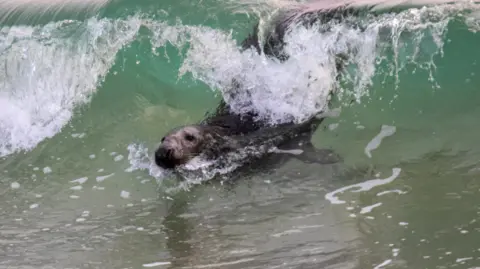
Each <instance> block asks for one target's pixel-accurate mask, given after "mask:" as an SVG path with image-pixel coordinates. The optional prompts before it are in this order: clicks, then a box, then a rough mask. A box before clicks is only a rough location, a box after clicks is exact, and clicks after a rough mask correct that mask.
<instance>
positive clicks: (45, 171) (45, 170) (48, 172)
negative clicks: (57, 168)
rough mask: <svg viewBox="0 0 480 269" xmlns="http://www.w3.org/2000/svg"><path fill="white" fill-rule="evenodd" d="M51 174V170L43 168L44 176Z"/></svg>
mask: <svg viewBox="0 0 480 269" xmlns="http://www.w3.org/2000/svg"><path fill="white" fill-rule="evenodd" d="M51 172H52V168H50V167H48V166H47V167H45V168H43V173H44V174H50V173H51Z"/></svg>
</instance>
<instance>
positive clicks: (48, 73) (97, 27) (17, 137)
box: [0, 18, 140, 156]
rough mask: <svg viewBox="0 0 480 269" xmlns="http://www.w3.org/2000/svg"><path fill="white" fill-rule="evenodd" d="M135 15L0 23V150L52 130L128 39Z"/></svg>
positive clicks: (25, 144)
mask: <svg viewBox="0 0 480 269" xmlns="http://www.w3.org/2000/svg"><path fill="white" fill-rule="evenodd" d="M139 26H140V24H139V23H138V20H137V19H135V18H134V19H131V20H128V21H109V20H97V19H90V20H88V21H87V22H85V23H79V22H74V21H63V22H59V23H50V24H48V25H46V26H44V27H26V26H25V27H23V26H14V27H4V28H1V29H0V52H1V53H0V62H2V64H1V65H0V81H1V83H0V107H2V109H1V113H0V156H5V155H8V154H10V153H12V152H15V151H18V150H31V149H33V148H34V147H35V146H36V145H37V144H38V143H39V142H41V141H43V140H44V139H45V138H49V137H52V136H54V135H55V134H57V133H58V132H59V131H60V130H61V129H62V127H63V126H65V124H67V123H68V121H69V120H70V119H71V118H72V116H73V113H74V109H75V107H76V106H78V105H81V104H85V103H87V102H88V101H89V100H90V96H91V94H92V93H93V92H95V90H96V88H97V86H98V85H99V82H100V81H101V79H102V78H103V77H104V76H105V75H106V74H107V72H108V70H109V69H110V67H111V66H112V65H113V63H114V61H115V57H116V53H117V52H118V51H119V50H120V49H121V48H122V47H123V46H124V45H126V44H128V43H130V42H131V41H132V40H134V38H135V35H136V33H137V31H138V28H139Z"/></svg>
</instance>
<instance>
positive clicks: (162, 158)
mask: <svg viewBox="0 0 480 269" xmlns="http://www.w3.org/2000/svg"><path fill="white" fill-rule="evenodd" d="M172 157H173V150H172V149H168V148H165V147H163V146H160V147H159V148H158V149H157V151H155V163H156V164H157V165H158V166H160V167H161V168H163V169H173V168H174V167H175V161H174V160H173V158H172Z"/></svg>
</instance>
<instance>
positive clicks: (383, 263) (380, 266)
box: [373, 259, 392, 269]
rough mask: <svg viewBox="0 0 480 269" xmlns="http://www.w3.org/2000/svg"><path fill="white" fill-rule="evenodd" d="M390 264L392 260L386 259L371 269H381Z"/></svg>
mask: <svg viewBox="0 0 480 269" xmlns="http://www.w3.org/2000/svg"><path fill="white" fill-rule="evenodd" d="M390 263H392V260H391V259H388V260H385V261H384V262H382V263H381V264H379V265H377V266H375V267H374V268H373V269H380V268H383V267H385V266H387V265H389V264H390Z"/></svg>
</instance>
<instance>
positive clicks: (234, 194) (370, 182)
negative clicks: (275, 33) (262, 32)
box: [0, 1, 480, 268]
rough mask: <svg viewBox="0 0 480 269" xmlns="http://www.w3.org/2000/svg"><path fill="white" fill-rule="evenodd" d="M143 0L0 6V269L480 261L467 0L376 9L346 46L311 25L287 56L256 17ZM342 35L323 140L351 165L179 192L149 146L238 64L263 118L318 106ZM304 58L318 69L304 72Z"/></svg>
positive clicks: (298, 166) (284, 171)
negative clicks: (262, 41) (21, 9)
mask: <svg viewBox="0 0 480 269" xmlns="http://www.w3.org/2000/svg"><path fill="white" fill-rule="evenodd" d="M132 3H133V2H127V1H119V2H112V3H111V4H109V5H107V6H105V7H104V8H102V9H100V10H97V11H96V12H94V14H93V15H88V14H87V15H85V13H78V14H75V13H73V14H70V13H68V14H67V13H64V14H58V16H59V17H57V19H56V20H55V22H49V21H51V20H52V19H51V16H50V15H49V14H46V15H44V17H41V16H40V15H39V16H38V17H35V16H33V15H31V14H30V17H22V18H18V17H11V18H9V20H2V21H4V23H5V26H2V28H1V29H0V59H1V61H2V62H3V63H5V64H3V65H2V66H1V67H0V78H1V83H0V104H2V108H1V110H0V112H1V114H0V137H1V138H2V139H1V142H0V154H1V155H2V156H3V157H2V159H1V160H0V171H2V172H1V173H2V176H1V177H0V192H1V194H2V195H1V198H0V199H1V202H0V209H1V210H0V246H1V251H0V257H1V259H0V268H476V266H479V265H478V264H479V262H480V260H479V259H480V256H479V255H478V253H479V251H480V246H479V245H478V243H477V242H478V239H479V235H478V234H479V232H480V230H479V229H478V227H479V226H478V224H477V222H478V218H479V214H480V208H478V206H477V203H478V202H480V200H479V198H478V192H479V188H480V186H479V183H477V177H478V175H479V173H480V167H479V164H478V160H479V157H480V146H478V143H477V141H478V137H479V135H480V128H477V127H476V126H477V122H478V121H477V119H478V117H479V116H480V109H479V106H478V103H479V101H478V100H480V99H479V98H480V96H479V94H480V92H479V91H478V85H480V80H479V79H478V78H477V73H478V72H479V71H480V70H478V68H479V67H478V63H477V62H478V61H480V52H479V51H478V49H477V46H476V44H477V43H478V42H479V41H480V37H479V35H478V34H477V33H476V32H475V29H478V25H479V24H478V20H477V19H476V17H474V16H470V15H469V13H468V10H465V9H463V8H461V7H456V8H450V9H448V8H440V7H436V8H429V9H411V10H407V11H402V12H398V13H395V14H392V15H382V16H380V18H374V19H370V20H367V21H364V22H363V23H364V26H367V30H368V31H367V33H366V34H365V33H359V32H355V31H353V30H351V29H349V28H348V27H346V29H343V28H341V27H339V28H335V29H334V32H335V31H336V32H335V33H338V34H339V39H338V40H340V41H339V42H333V41H332V40H333V39H329V38H327V37H325V36H320V35H319V34H318V33H316V32H314V31H301V29H300V30H299V31H298V32H295V33H293V34H292V35H293V40H297V41H299V43H298V44H303V45H304V46H303V47H301V46H295V45H292V46H291V47H290V48H289V49H290V50H291V51H292V53H293V54H294V57H293V60H292V61H291V62H288V63H287V64H285V65H280V64H278V63H275V62H273V61H268V60H265V59H262V58H260V57H256V56H252V55H251V54H249V53H248V52H245V53H240V52H239V49H238V46H236V45H235V44H236V42H239V41H241V40H242V38H244V37H245V36H246V35H247V33H249V32H250V31H251V28H252V26H253V24H254V23H255V21H256V20H258V19H257V18H256V17H255V16H254V15H253V13H251V14H250V17H247V16H246V15H245V14H241V13H239V14H237V13H235V14H233V11H232V10H231V9H229V6H228V5H226V4H224V3H223V4H222V3H218V2H213V1H208V2H205V1H203V2H195V3H192V2H191V1H176V2H173V1H172V3H169V2H168V3H167V2H162V3H158V2H156V1H142V2H139V3H137V4H135V5H134V4H132ZM95 14H96V15H95ZM460 14H463V15H465V18H462V17H461V16H459V15H460ZM29 18H30V21H29ZM66 19H68V20H66ZM177 19H179V20H181V21H177ZM392 29H393V30H392ZM390 30H392V31H390ZM230 31H231V33H230ZM342 33H344V34H345V33H346V35H342ZM167 41H169V42H167ZM341 41H344V43H342V42H341ZM298 44H297V45H298ZM342 44H349V45H350V46H351V47H356V48H357V50H356V51H357V53H356V54H351V55H350V56H351V58H352V59H353V67H351V68H350V69H349V71H350V72H351V73H350V77H348V79H346V80H344V81H342V84H341V86H342V89H343V95H342V97H340V101H339V102H337V103H335V105H336V106H337V107H341V114H340V116H339V117H337V118H335V117H334V118H329V119H327V120H326V121H325V122H324V123H323V125H322V127H321V128H319V130H318V131H317V133H316V134H315V136H314V140H313V142H314V144H315V145H316V146H317V147H319V148H332V149H334V150H335V151H336V152H337V153H338V154H340V155H341V156H342V158H343V162H341V163H338V164H334V165H317V164H307V163H302V162H300V161H298V160H295V159H293V160H291V161H289V162H287V163H286V164H283V165H281V166H277V167H273V168H270V169H265V170H260V171H256V172H255V173H250V174H247V175H245V176H243V177H242V178H238V179H236V180H235V182H219V181H209V182H204V183H202V184H194V183H198V182H190V183H191V184H190V185H188V184H187V186H185V185H186V184H185V182H182V183H179V182H178V181H177V180H176V179H175V178H172V177H170V176H168V175H166V174H164V173H163V172H162V171H160V170H159V169H158V168H155V167H154V166H153V165H151V163H150V162H149V159H148V157H145V156H144V154H143V151H142V150H145V151H146V152H147V153H149V154H151V152H152V150H153V149H154V147H155V145H156V144H157V143H158V142H159V140H160V138H161V137H162V136H163V134H164V133H165V132H166V131H168V130H169V129H170V128H173V127H176V126H178V125H181V124H187V123H191V122H195V121H198V120H200V119H202V117H203V115H204V113H205V112H206V111H207V110H210V109H212V108H214V107H215V105H216V104H217V101H218V100H219V98H221V94H222V90H224V88H222V86H224V85H226V84H225V83H228V82H229V81H230V79H231V78H232V77H235V76H237V75H243V78H244V80H245V81H247V82H249V83H251V84H250V85H253V86H252V87H253V89H259V90H258V91H257V92H254V93H255V94H256V95H255V94H254V98H256V99H255V101H256V102H254V104H253V106H254V108H255V109H259V111H260V112H261V113H263V114H264V115H265V117H267V118H268V117H270V119H271V120H273V121H281V120H283V119H284V118H288V117H293V118H296V119H301V118H302V117H303V116H305V115H307V114H309V113H313V112H314V109H315V104H314V102H308V101H312V100H313V101H318V102H320V103H321V102H322V101H324V100H323V99H322V98H324V96H325V89H328V88H330V87H331V85H332V84H335V82H334V80H332V79H331V78H332V76H334V75H335V74H332V73H331V71H332V69H331V65H329V64H330V63H331V62H329V60H330V58H329V57H327V56H328V54H326V52H325V50H322V49H324V48H331V46H334V47H333V48H335V49H337V50H339V51H341V50H342V49H343V47H342ZM329 46H330V47H329ZM301 48H303V49H301ZM179 52H180V53H179ZM325 55H327V56H325ZM414 55H416V57H413V56H414ZM309 58H313V59H316V60H318V61H319V62H321V63H323V64H324V65H323V67H322V68H323V69H322V68H319V67H318V65H316V62H315V61H313V62H307V61H306V60H307V59H309ZM355 65H356V66H357V67H359V68H355ZM329 68H330V69H329ZM312 70H313V72H314V74H315V76H316V77H317V78H319V81H320V82H319V83H317V84H315V85H314V86H311V85H308V86H307V83H305V74H307V73H308V72H310V71H312ZM182 74H185V75H184V76H182ZM370 80H371V81H370ZM257 86H261V87H257ZM292 92H294V93H295V94H294V95H292V94H291V93H292ZM289 93H290V94H289ZM356 97H357V98H358V99H355V98H356ZM350 100H356V101H358V102H353V103H351V104H350V105H348V104H349V103H350ZM283 101H284V102H283ZM300 104H302V105H300ZM238 107H239V109H241V106H240V105H239V106H238ZM265 108H268V109H265ZM262 109H264V110H262ZM184 187H185V188H184Z"/></svg>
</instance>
